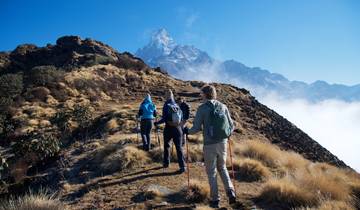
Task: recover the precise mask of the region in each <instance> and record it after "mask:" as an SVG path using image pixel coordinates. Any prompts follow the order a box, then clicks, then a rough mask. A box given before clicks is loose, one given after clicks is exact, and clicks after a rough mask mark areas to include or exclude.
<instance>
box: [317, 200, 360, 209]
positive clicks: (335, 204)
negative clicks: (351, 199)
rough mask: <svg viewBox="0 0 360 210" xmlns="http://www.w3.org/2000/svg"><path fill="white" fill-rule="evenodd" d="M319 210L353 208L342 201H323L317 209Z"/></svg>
mask: <svg viewBox="0 0 360 210" xmlns="http://www.w3.org/2000/svg"><path fill="white" fill-rule="evenodd" d="M318 209H319V210H355V208H354V207H353V206H352V205H350V204H349V203H346V202H343V201H325V202H323V203H322V204H321V205H320V206H319V208H318Z"/></svg>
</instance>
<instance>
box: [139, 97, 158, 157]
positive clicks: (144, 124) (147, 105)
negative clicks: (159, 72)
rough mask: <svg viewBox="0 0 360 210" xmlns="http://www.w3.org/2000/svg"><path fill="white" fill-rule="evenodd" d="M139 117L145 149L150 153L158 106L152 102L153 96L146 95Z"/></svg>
mask: <svg viewBox="0 0 360 210" xmlns="http://www.w3.org/2000/svg"><path fill="white" fill-rule="evenodd" d="M138 116H139V118H140V120H141V123H140V130H141V138H142V142H143V149H144V150H145V151H149V150H150V147H151V137H150V133H151V129H152V125H153V120H154V118H155V117H156V106H155V104H154V103H153V102H152V101H151V96H150V95H149V94H147V95H146V97H145V99H144V101H143V102H142V103H141V105H140V108H139V113H138Z"/></svg>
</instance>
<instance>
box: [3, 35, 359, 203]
mask: <svg viewBox="0 0 360 210" xmlns="http://www.w3.org/2000/svg"><path fill="white" fill-rule="evenodd" d="M0 81H1V82H0V93H1V94H0V97H1V98H0V106H1V110H2V111H1V115H0V137H1V140H0V145H1V148H0V149H1V151H0V158H1V163H2V165H1V167H0V173H1V176H0V178H1V180H2V184H1V186H2V187H1V189H2V194H3V197H4V198H6V196H7V195H9V194H21V193H24V192H26V189H28V188H31V189H33V190H35V191H37V190H38V189H40V187H41V186H42V187H46V188H49V189H50V191H54V192H57V196H58V197H59V198H60V200H61V201H63V202H64V203H65V204H66V206H68V207H69V208H71V209H123V208H129V209H131V208H135V209H145V208H150V209H151V208H158V209H171V208H185V209H186V208H188V209H189V208H190V209H191V208H195V207H199V204H196V205H195V203H198V202H199V203H202V202H203V201H204V200H205V199H206V197H208V196H206V195H207V182H206V177H205V173H204V169H203V166H202V147H201V142H202V139H201V136H200V135H198V136H191V137H190V139H189V145H190V154H189V157H190V160H191V167H190V171H191V173H192V177H193V178H194V179H195V177H196V179H197V182H196V181H195V180H194V183H192V189H193V191H192V193H190V194H189V192H187V191H183V188H184V186H185V184H184V183H186V176H185V175H178V174H176V173H175V172H174V171H176V165H175V164H174V165H171V167H170V169H169V170H166V171H163V170H162V168H160V166H161V160H162V149H161V147H159V146H158V145H157V140H156V135H155V133H154V134H153V138H154V139H153V141H152V142H153V143H154V145H153V149H152V151H151V152H150V153H146V152H144V151H142V150H140V149H139V148H140V147H139V141H140V140H138V139H137V134H136V126H137V125H136V119H135V115H136V113H137V109H138V105H139V104H140V103H141V101H142V99H143V97H144V96H145V94H146V93H149V92H150V93H151V94H152V96H153V100H154V101H155V103H156V104H157V107H158V108H160V107H161V106H162V103H163V102H164V93H165V90H166V89H168V88H171V89H173V90H174V93H175V95H176V96H182V97H185V99H186V100H187V101H189V102H190V104H191V107H192V109H193V110H192V113H194V112H195V110H196V108H197V107H198V105H199V104H200V103H201V99H200V88H201V87H202V86H203V85H204V83H203V82H199V81H181V80H177V79H174V78H172V77H170V76H169V75H167V74H166V73H163V72H162V71H161V69H159V68H157V69H152V68H150V67H148V66H147V65H145V64H144V62H143V61H141V60H140V59H138V58H135V57H134V56H132V55H131V54H129V53H118V52H116V51H115V50H113V49H112V48H111V47H109V46H107V45H105V44H102V43H101V42H98V41H94V40H90V39H86V40H82V39H80V38H79V37H76V36H68V37H62V38H60V39H58V40H57V42H56V45H48V46H46V47H36V46H34V45H22V46H19V47H17V48H16V49H15V50H14V51H12V52H7V53H0ZM213 85H214V86H215V87H216V88H217V90H218V96H219V99H220V100H221V101H223V102H224V103H225V104H226V105H227V106H228V107H229V109H230V111H231V114H232V116H233V118H234V120H235V122H236V125H237V126H236V130H235V133H234V135H233V136H232V141H233V146H234V153H235V169H234V170H235V171H236V174H237V177H236V179H237V181H236V184H235V185H236V187H237V189H238V194H239V198H240V203H239V204H238V207H237V208H239V209H247V208H251V207H252V206H257V207H261V208H265V209H266V208H269V206H270V208H269V209H289V208H300V207H314V208H315V207H319V208H320V207H321V206H323V205H328V206H330V207H331V206H335V205H337V206H339V205H343V206H347V207H349V209H351V208H355V207H354V206H356V205H357V204H356V198H359V188H360V184H359V177H358V175H357V174H356V173H355V172H353V171H352V170H351V169H349V168H348V167H347V166H346V164H345V163H344V162H342V161H341V160H339V159H338V158H337V157H336V156H334V155H333V154H331V153H330V152H329V151H328V150H326V149H325V148H323V147H322V146H321V145H319V144H318V143H317V142H316V141H314V140H313V139H311V138H310V137H309V136H308V135H307V134H305V133H304V132H302V131H301V130H300V129H298V128H297V127H296V126H295V125H293V124H292V123H291V122H289V121H287V120H286V119H284V118H283V117H281V116H280V115H278V114H277V113H276V112H274V111H273V110H271V109H269V108H267V107H266V106H264V105H262V104H260V103H259V102H258V101H257V100H256V99H255V98H254V97H253V96H251V95H250V93H249V92H248V91H247V90H245V89H241V88H237V87H234V86H231V85H226V84H213ZM161 139H162V137H161ZM161 144H162V142H161ZM174 158H175V157H173V160H172V162H173V161H174ZM330 186H331V187H330ZM223 194H224V193H223ZM224 200H225V199H224ZM336 202H338V203H336ZM224 205H226V204H225V203H224ZM200 206H201V205H200ZM330 207H328V208H327V209H329V208H330ZM324 209H326V208H325V207H324ZM330 209H331V208H330ZM340 209H342V208H340Z"/></svg>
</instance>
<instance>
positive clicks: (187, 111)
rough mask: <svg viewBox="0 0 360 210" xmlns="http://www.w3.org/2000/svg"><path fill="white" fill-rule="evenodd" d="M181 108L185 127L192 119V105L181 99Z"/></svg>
mask: <svg viewBox="0 0 360 210" xmlns="http://www.w3.org/2000/svg"><path fill="white" fill-rule="evenodd" d="M179 106H180V109H181V111H182V113H183V125H185V124H186V121H187V120H189V118H190V105H189V104H188V103H186V101H185V99H184V98H182V97H180V98H179Z"/></svg>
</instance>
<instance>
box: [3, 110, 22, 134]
mask: <svg viewBox="0 0 360 210" xmlns="http://www.w3.org/2000/svg"><path fill="white" fill-rule="evenodd" d="M17 126H18V122H17V121H15V120H13V119H12V116H11V115H10V114H9V113H7V112H3V113H0V137H3V138H5V137H7V136H9V135H10V134H12V133H13V132H14V131H15V128H16V127H17Z"/></svg>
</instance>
